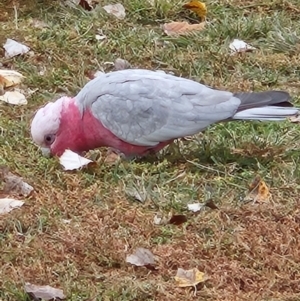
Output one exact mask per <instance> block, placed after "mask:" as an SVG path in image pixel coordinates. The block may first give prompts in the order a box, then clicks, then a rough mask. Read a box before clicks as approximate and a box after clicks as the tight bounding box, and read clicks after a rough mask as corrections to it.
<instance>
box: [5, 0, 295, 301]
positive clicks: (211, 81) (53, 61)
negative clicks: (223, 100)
mask: <svg viewBox="0 0 300 301" xmlns="http://www.w3.org/2000/svg"><path fill="white" fill-rule="evenodd" d="M12 2H13V1H10V0H9V1H3V0H2V1H1V3H0V21H1V31H0V44H1V45H3V43H4V42H5V41H6V38H12V39H16V40H17V41H19V42H22V43H24V44H26V45H28V46H29V47H31V49H32V51H33V52H34V54H33V55H30V54H29V55H25V56H20V57H15V58H13V59H7V58H4V52H3V54H2V53H1V58H0V62H1V65H2V67H1V68H9V69H10V68H11V69H15V70H17V71H19V72H21V73H22V74H23V75H24V76H26V80H25V82H24V86H25V87H26V88H30V89H32V90H34V89H37V88H38V91H36V92H35V93H34V94H33V95H32V96H31V97H30V98H29V103H28V105H27V106H21V107H16V106H9V105H5V104H2V103H1V104H0V113H1V119H0V127H1V132H0V145H1V147H0V163H1V164H4V165H6V166H9V168H10V171H11V172H13V173H14V174H19V175H21V176H22V177H23V178H24V180H26V181H27V182H28V183H29V184H31V185H32V186H34V188H35V192H34V193H33V194H32V195H31V196H30V197H29V198H27V199H26V200H25V205H24V206H23V207H22V208H20V209H16V210H14V211H12V212H10V213H9V214H6V215H1V216H0V248H1V256H0V287H1V291H0V300H14V301H15V300H27V299H26V298H27V297H26V295H25V293H24V290H23V285H24V283H25V282H31V283H34V284H39V285H43V284H45V285H46V284H47V285H51V286H54V287H58V288H62V289H63V290H64V292H65V294H66V295H67V300H74V301H75V300H105V301H108V300H122V301H123V300H138V301H140V300H174V301H175V300H191V299H197V300H222V301H226V300H228V301H233V300H266V301H267V300H299V299H300V238H299V231H300V203H299V188H300V180H299V176H300V169H299V166H300V165H299V164H300V162H299V161H300V159H299V155H300V154H299V147H300V142H299V141H300V140H299V138H300V131H299V125H297V124H291V123H289V122H288V121H286V122H282V123H271V122H270V123H259V122H235V123H228V124H218V125H216V126H212V127H211V128H209V129H208V130H207V131H206V132H205V133H202V134H199V135H198V136H196V137H193V139H188V140H181V141H178V142H177V143H175V145H173V146H171V147H168V148H166V149H165V150H164V151H163V152H162V153H161V154H159V155H158V158H146V159H143V160H137V161H125V160H123V161H121V162H120V163H119V164H105V163H104V162H103V161H104V159H105V156H106V150H105V149H101V150H99V151H93V152H91V153H90V154H89V155H90V156H92V157H93V158H96V159H97V162H98V167H97V168H94V169H87V170H82V171H77V172H64V171H63V170H62V168H61V166H60V165H59V163H58V160H57V159H56V158H50V159H49V158H44V157H43V156H42V155H41V153H40V151H39V150H38V149H37V147H36V146H35V145H34V144H33V143H32V141H31V139H30V133H29V126H30V120H31V118H32V116H33V114H34V112H35V110H36V109H37V108H38V107H39V106H41V105H42V104H44V103H46V102H47V101H50V100H53V99H56V98H58V97H59V96H60V95H62V94H68V95H74V94H75V93H76V92H78V91H79V90H80V88H81V87H82V86H83V85H84V83H86V82H87V81H88V80H89V79H88V77H87V75H89V74H90V73H93V72H95V71H96V70H101V69H103V70H104V71H106V72H108V71H109V70H110V69H111V66H110V65H106V64H105V62H112V61H114V60H115V59H117V58H119V57H120V58H123V59H126V60H128V61H129V62H130V63H131V64H132V66H133V67H134V68H138V67H140V68H149V69H160V70H164V71H166V72H174V73H175V74H176V75H180V76H184V77H188V78H192V79H194V80H197V81H200V82H202V83H205V84H207V85H210V86H213V87H215V88H218V89H228V90H231V91H238V90H245V91H247V90H256V91H261V90H267V89H283V90H286V91H288V92H290V93H291V95H292V96H293V101H294V102H295V103H297V102H298V103H299V98H297V95H298V94H299V92H300V81H299V78H300V77H299V76H300V67H299V62H300V54H299V50H300V27H299V22H300V9H299V3H298V0H291V1H279V0H278V1H277V0H266V1H263V2H262V1H259V0H252V1H250V0H249V1H244V0H220V1H209V2H207V8H208V20H209V21H211V23H210V24H209V25H208V26H207V27H206V29H205V30H203V31H201V32H199V33H197V34H195V35H193V36H190V37H179V38H173V37H172V38H171V37H167V36H166V35H165V34H164V33H163V31H162V29H161V28H160V25H161V24H163V23H165V22H169V21H178V20H190V22H192V21H191V19H193V20H194V21H193V22H195V20H197V17H196V16H195V15H193V14H192V13H189V12H187V11H184V10H183V9H182V4H183V3H184V2H182V1H170V0H154V1H150V0H149V1H147V0H144V1H141V0H124V1H122V3H123V5H124V6H125V8H126V13H127V15H126V18H125V19H124V20H118V19H116V18H114V17H113V16H110V15H108V14H107V13H105V11H104V10H102V9H101V8H100V7H101V6H103V5H105V4H109V3H110V1H108V0H105V1H101V5H99V7H98V8H96V9H95V10H93V11H91V12H87V11H85V10H83V9H81V8H80V7H77V8H73V9H72V8H70V7H66V6H64V5H62V4H61V3H60V2H59V1H54V0H48V1H46V0H45V1H42V0H39V1H37V0H36V1H34V0H31V1H29V0H28V1H26V0H22V1H20V6H19V7H18V9H17V11H18V19H17V25H18V28H16V23H15V21H16V20H15V13H14V9H13V4H12ZM32 20H40V21H43V22H45V23H46V24H47V25H48V27H45V28H39V27H38V28H35V27H34V26H33V25H32ZM100 30H101V32H102V34H104V35H106V36H107V39H105V40H103V41H97V40H96V39H95V35H96V34H98V33H99V32H100ZM234 38H240V39H242V40H244V41H246V42H247V43H249V44H251V45H252V46H255V47H257V48H258V50H257V51H254V52H252V53H246V54H244V55H238V56H230V55H229V48H228V45H229V43H230V41H231V40H232V39H234ZM257 174H259V175H260V176H261V177H262V178H263V179H264V181H265V182H266V183H267V184H268V185H269V186H270V187H271V189H270V192H271V194H272V199H271V200H270V201H269V202H264V203H253V202H250V203H247V204H245V203H244V202H243V201H242V200H243V197H244V196H245V194H246V193H247V190H248V185H249V183H251V181H252V179H253V178H254V177H255V176H256V175H257ZM130 187H138V189H145V190H146V191H147V192H148V197H147V201H146V202H145V203H143V204H142V203H138V202H136V201H134V200H132V199H131V198H130V197H128V195H127V194H126V189H128V188H130ZM209 198H212V199H213V201H214V203H215V204H216V205H217V206H218V208H219V209H216V210H212V209H209V208H205V209H204V210H202V211H201V212H200V213H196V214H194V213H192V212H189V211H187V204H188V203H193V202H204V201H205V200H207V199H209ZM169 212H173V213H174V214H175V213H176V214H184V215H186V216H187V218H188V221H187V222H186V223H184V224H182V225H179V226H176V225H171V224H167V225H154V223H153V219H154V216H155V215H156V214H157V213H161V214H164V215H168V213H169ZM137 247H145V248H148V249H150V250H151V251H152V252H153V254H154V255H155V256H156V257H157V259H156V262H157V267H158V270H157V271H150V270H148V269H146V268H144V267H140V268H138V267H133V266H131V265H130V264H128V263H126V262H125V258H126V255H128V254H130V253H131V252H133V251H134V249H135V248H137ZM178 267H182V268H185V269H191V268H194V267H197V268H198V269H199V270H200V271H203V272H205V274H206V275H207V277H208V279H207V280H206V281H205V282H204V283H202V284H200V285H199V286H198V287H197V288H198V289H197V293H196V297H194V288H177V287H176V284H175V281H174V276H175V275H176V271H177V268H178Z"/></svg>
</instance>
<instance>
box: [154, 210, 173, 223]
mask: <svg viewBox="0 0 300 301" xmlns="http://www.w3.org/2000/svg"><path fill="white" fill-rule="evenodd" d="M169 220H170V217H165V216H163V214H162V213H160V212H158V213H157V214H156V215H155V216H154V218H153V223H154V225H166V224H168V223H169Z"/></svg>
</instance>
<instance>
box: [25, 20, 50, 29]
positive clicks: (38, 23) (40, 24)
mask: <svg viewBox="0 0 300 301" xmlns="http://www.w3.org/2000/svg"><path fill="white" fill-rule="evenodd" d="M29 25H31V26H32V27H34V28H46V27H49V25H48V24H47V23H45V22H44V21H41V20H38V19H32V20H31V21H30V23H29Z"/></svg>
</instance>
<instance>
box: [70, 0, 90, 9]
mask: <svg viewBox="0 0 300 301" xmlns="http://www.w3.org/2000/svg"><path fill="white" fill-rule="evenodd" d="M93 2H94V1H93V0H67V1H66V4H67V5H69V6H74V5H79V6H81V7H82V8H83V9H85V10H87V11H91V10H92V9H93V5H92V4H93Z"/></svg>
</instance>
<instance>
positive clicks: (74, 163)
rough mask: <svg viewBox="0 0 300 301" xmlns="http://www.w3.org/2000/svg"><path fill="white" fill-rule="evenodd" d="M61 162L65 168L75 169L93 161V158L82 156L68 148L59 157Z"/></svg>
mask: <svg viewBox="0 0 300 301" xmlns="http://www.w3.org/2000/svg"><path fill="white" fill-rule="evenodd" d="M59 162H60V164H61V165H62V166H63V167H64V169H65V170H74V169H79V168H81V167H83V166H86V165H88V164H90V163H92V162H93V161H92V160H89V159H87V158H84V157H81V156H79V155H78V154H76V153H74V152H72V151H71V150H69V149H67V150H65V152H64V153H63V154H62V156H61V157H60V158H59Z"/></svg>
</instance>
